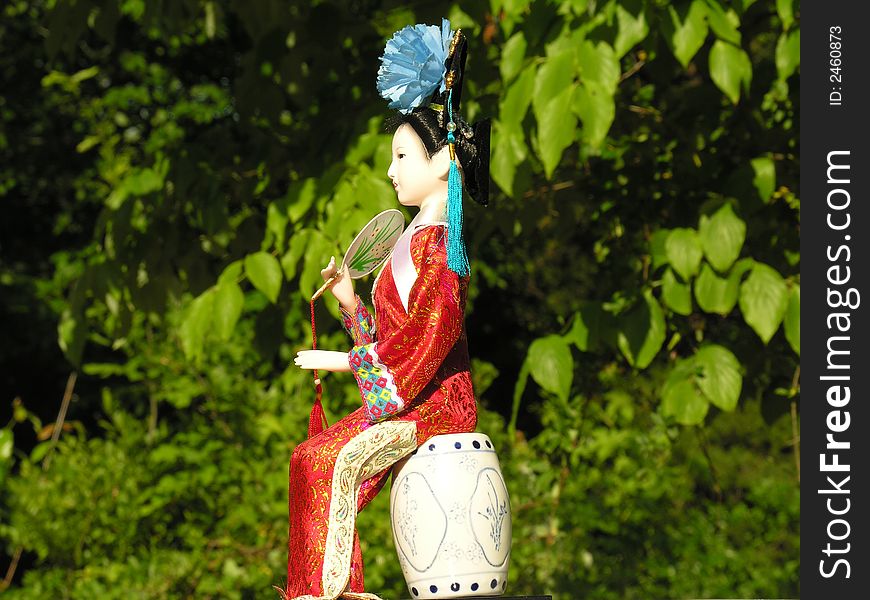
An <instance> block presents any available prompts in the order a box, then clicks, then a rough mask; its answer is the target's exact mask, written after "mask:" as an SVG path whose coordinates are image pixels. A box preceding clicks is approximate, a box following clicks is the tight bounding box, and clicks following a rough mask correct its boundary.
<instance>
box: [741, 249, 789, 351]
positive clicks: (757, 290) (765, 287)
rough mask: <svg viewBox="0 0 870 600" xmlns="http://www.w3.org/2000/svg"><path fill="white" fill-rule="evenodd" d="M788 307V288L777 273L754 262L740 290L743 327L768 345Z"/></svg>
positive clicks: (762, 264) (764, 265)
mask: <svg viewBox="0 0 870 600" xmlns="http://www.w3.org/2000/svg"><path fill="white" fill-rule="evenodd" d="M787 304H788V288H787V287H786V285H785V281H784V280H783V278H782V276H781V275H780V274H779V272H777V270H776V269H774V268H772V267H769V266H767V265H766V264H764V263H759V262H756V263H755V265H754V266H753V267H752V272H751V273H750V274H749V277H748V278H747V279H746V281H744V282H743V285H741V286H740V310H741V311H742V312H743V318H744V320H745V321H746V323H747V324H748V325H749V326H750V327H752V329H753V330H754V331H755V333H757V334H758V337H760V338H761V340H762V341H763V342H764V343H765V344H767V342H769V341H770V338H772V337H773V334H774V333H776V330H777V328H779V324H780V323H781V322H782V318H783V316H784V315H785V310H786V307H787Z"/></svg>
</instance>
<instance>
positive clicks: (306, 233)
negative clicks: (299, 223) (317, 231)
mask: <svg viewBox="0 0 870 600" xmlns="http://www.w3.org/2000/svg"><path fill="white" fill-rule="evenodd" d="M310 237H311V230H310V229H300V230H298V231H296V232H294V233H293V234H292V236H291V237H290V243H289V244H287V245H288V248H287V252H286V253H285V254H284V256H282V257H281V268H282V269H284V277H285V278H286V279H287V281H292V280H293V278H294V277H295V276H296V268H297V266H298V264H299V259H300V258H302V255H303V254H304V253H305V248H306V246H307V245H308V240H309V238H310Z"/></svg>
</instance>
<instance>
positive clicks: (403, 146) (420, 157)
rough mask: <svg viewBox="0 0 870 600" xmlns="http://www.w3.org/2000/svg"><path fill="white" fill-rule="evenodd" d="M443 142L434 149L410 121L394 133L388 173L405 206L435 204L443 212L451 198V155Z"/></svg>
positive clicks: (436, 208) (438, 210) (436, 209)
mask: <svg viewBox="0 0 870 600" xmlns="http://www.w3.org/2000/svg"><path fill="white" fill-rule="evenodd" d="M447 150H448V149H447V147H446V146H443V145H442V147H441V148H440V149H438V150H436V151H435V152H434V153H430V152H429V149H428V148H426V146H425V144H424V142H423V140H422V139H421V138H420V136H419V135H417V132H416V131H415V130H414V129H413V127H411V126H410V125H409V124H407V123H402V124H399V126H398V127H397V128H396V132H395V133H394V134H393V143H392V156H393V160H392V162H391V163H390V168H389V169H388V170H387V177H389V178H390V181H391V182H392V183H393V187H394V188H395V190H396V194H397V195H398V197H399V203H400V204H402V205H404V206H417V207H423V206H424V205H426V206H432V210H433V211H434V212H436V213H437V214H440V213H443V212H444V210H445V208H446V200H447V181H448V173H449V170H450V156H449V154H448V151H447Z"/></svg>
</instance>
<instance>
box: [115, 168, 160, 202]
mask: <svg viewBox="0 0 870 600" xmlns="http://www.w3.org/2000/svg"><path fill="white" fill-rule="evenodd" d="M124 188H125V189H126V190H127V192H129V193H131V194H133V195H135V196H144V195H145V194H150V193H151V192H156V191H158V190H161V189H163V176H162V175H161V174H160V173H158V172H157V171H155V170H154V169H141V170H139V171H136V172H134V173H133V174H132V175H129V176H128V177H127V179H125V180H124Z"/></svg>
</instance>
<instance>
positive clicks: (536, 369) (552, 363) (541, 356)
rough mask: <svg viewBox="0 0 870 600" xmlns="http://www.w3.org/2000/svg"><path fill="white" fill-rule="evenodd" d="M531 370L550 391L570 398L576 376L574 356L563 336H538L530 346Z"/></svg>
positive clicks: (533, 375)
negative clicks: (572, 383)
mask: <svg viewBox="0 0 870 600" xmlns="http://www.w3.org/2000/svg"><path fill="white" fill-rule="evenodd" d="M528 361H529V370H530V372H531V374H532V378H533V379H534V380H535V381H536V382H537V383H538V385H540V386H541V387H542V388H544V389H545V390H547V391H548V392H552V393H554V394H556V395H558V396H559V397H560V398H565V399H567V398H568V394H569V393H570V391H571V381H572V379H573V378H574V358H573V357H572V356H571V349H570V348H569V347H568V344H567V343H566V342H565V339H564V338H562V336H558V335H548V336H546V337H542V338H538V339H536V340H535V341H534V342H532V344H531V346H529V355H528Z"/></svg>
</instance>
